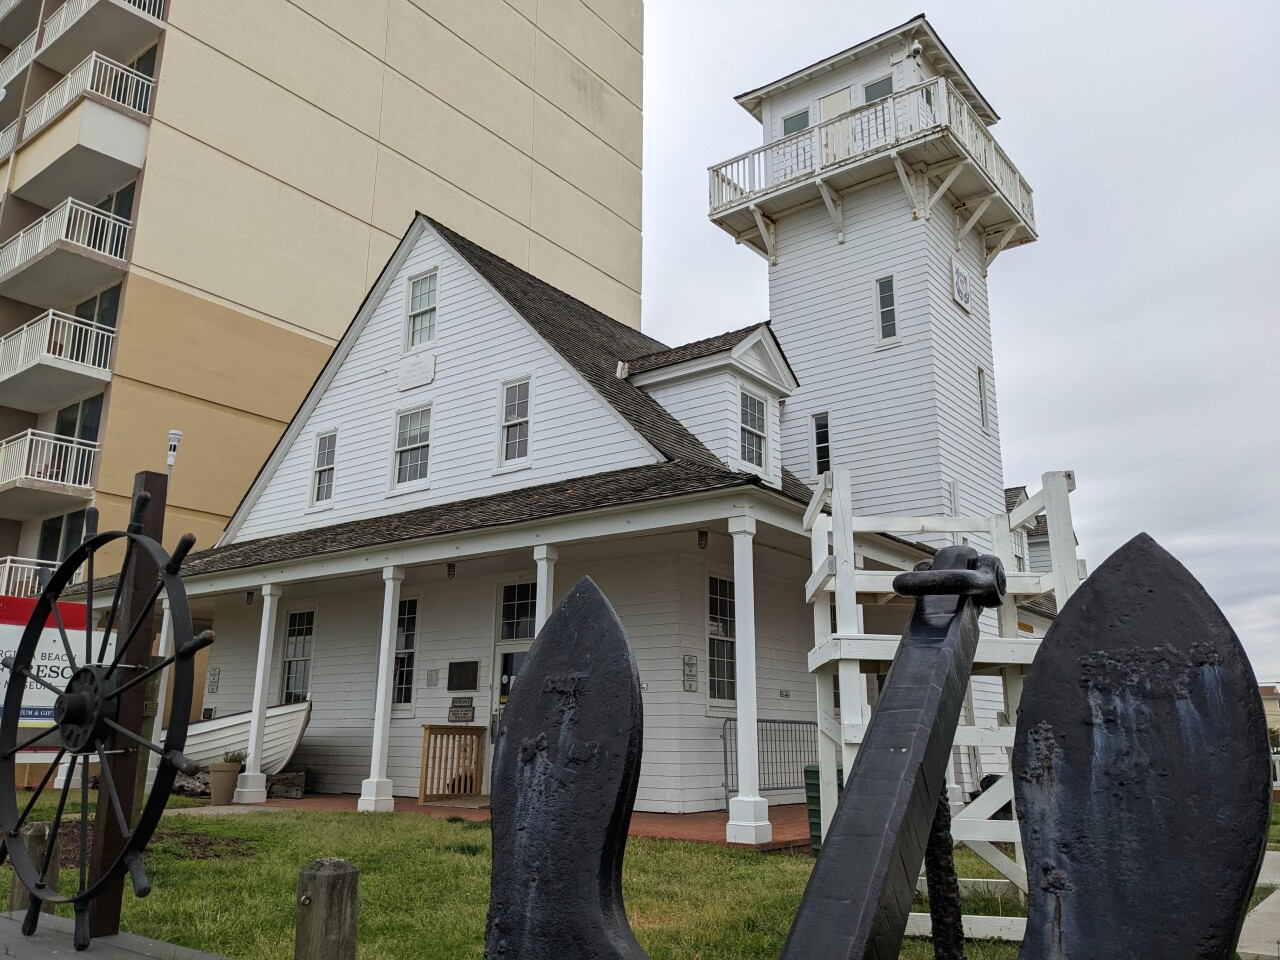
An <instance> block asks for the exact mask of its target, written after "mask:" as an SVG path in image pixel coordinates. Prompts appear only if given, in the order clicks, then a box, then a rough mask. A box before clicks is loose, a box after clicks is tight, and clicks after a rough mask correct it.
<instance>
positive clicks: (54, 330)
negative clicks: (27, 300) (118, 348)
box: [0, 310, 116, 413]
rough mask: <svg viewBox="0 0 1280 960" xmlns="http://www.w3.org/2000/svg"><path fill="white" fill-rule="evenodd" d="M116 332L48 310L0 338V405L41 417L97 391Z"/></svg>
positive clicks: (107, 377) (105, 373)
mask: <svg viewBox="0 0 1280 960" xmlns="http://www.w3.org/2000/svg"><path fill="white" fill-rule="evenodd" d="M115 339H116V332H115V331H114V330H112V329H111V328H110V327H105V326H103V325H102V324H100V323H94V322H92V321H91V320H82V319H80V318H79V317H73V316H69V315H68V314H65V313H59V312H58V311H56V310H50V311H49V312H48V313H45V314H43V315H42V316H39V317H36V319H34V320H32V321H31V322H30V323H27V324H24V325H23V326H21V327H19V328H18V329H17V330H14V331H13V332H12V333H10V334H8V335H7V336H5V337H3V338H0V406H5V407H13V408H15V409H17V410H26V411H28V412H30V413H43V412H44V411H46V410H54V409H56V408H58V407H64V406H66V405H67V404H69V403H74V402H75V401H76V400H79V399H81V398H83V397H87V396H89V395H90V394H94V393H100V392H101V391H102V388H103V385H104V384H106V383H107V382H108V381H109V380H110V379H111V348H112V346H113V345H114V344H115Z"/></svg>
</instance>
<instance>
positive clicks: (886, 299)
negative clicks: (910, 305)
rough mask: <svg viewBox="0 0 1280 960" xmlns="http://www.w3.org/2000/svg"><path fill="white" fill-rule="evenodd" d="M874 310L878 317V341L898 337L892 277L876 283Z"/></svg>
mask: <svg viewBox="0 0 1280 960" xmlns="http://www.w3.org/2000/svg"><path fill="white" fill-rule="evenodd" d="M876 309H877V310H878V311H879V317H880V326H879V328H878V329H879V331H880V339H881V340H892V339H893V338H894V337H896V336H897V335H898V311H897V307H896V305H895V300H894V295H893V277H881V278H880V279H879V280H877V281H876Z"/></svg>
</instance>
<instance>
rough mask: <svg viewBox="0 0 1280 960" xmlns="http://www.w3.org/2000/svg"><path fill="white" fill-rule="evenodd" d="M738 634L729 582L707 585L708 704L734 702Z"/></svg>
mask: <svg viewBox="0 0 1280 960" xmlns="http://www.w3.org/2000/svg"><path fill="white" fill-rule="evenodd" d="M737 636H738V631H737V627H736V626H735V622H734V610H733V581H732V580H725V579H723V578H722V577H709V578H708V581H707V664H708V680H709V681H710V685H711V699H712V700H736V699H737V698H738V694H737V689H736V687H737V672H738V653H737V646H738V642H737Z"/></svg>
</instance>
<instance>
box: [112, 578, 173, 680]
mask: <svg viewBox="0 0 1280 960" xmlns="http://www.w3.org/2000/svg"><path fill="white" fill-rule="evenodd" d="M163 592H164V581H163V580H161V581H160V582H159V583H157V584H156V587H155V589H154V590H152V591H151V596H150V597H149V598H147V602H146V605H145V606H144V607H143V608H142V613H141V614H140V615H139V616H138V619H137V620H135V621H134V622H133V626H132V627H130V628H129V633H128V635H127V636H126V637H125V638H124V639H123V640H122V641H121V642H120V645H119V646H118V647H117V648H116V656H115V659H114V660H112V661H111V666H110V667H108V668H107V676H108V677H110V676H111V675H112V674H113V673H115V672H116V667H118V666H119V665H120V661H121V660H122V659H123V658H124V654H125V651H126V650H128V649H129V644H131V643H133V640H134V637H136V636H137V635H138V632H139V631H140V630H141V629H142V626H143V624H145V623H150V622H151V619H152V617H153V616H154V614H155V610H156V600H157V599H158V598H159V596H160V594H161V593H163Z"/></svg>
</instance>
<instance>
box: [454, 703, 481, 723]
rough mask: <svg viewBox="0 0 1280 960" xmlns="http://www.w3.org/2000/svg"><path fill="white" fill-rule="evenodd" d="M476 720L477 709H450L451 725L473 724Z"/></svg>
mask: <svg viewBox="0 0 1280 960" xmlns="http://www.w3.org/2000/svg"><path fill="white" fill-rule="evenodd" d="M475 719H476V708H475V707H450V708H449V722H450V723H473V722H474V721H475Z"/></svg>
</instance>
